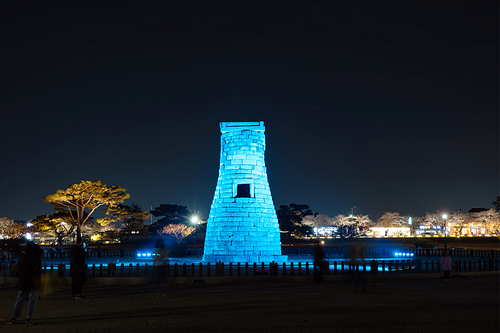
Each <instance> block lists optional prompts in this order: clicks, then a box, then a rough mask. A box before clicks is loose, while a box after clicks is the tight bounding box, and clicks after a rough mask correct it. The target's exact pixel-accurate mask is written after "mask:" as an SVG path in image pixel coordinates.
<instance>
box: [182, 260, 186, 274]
mask: <svg viewBox="0 0 500 333" xmlns="http://www.w3.org/2000/svg"><path fill="white" fill-rule="evenodd" d="M186 268H187V267H186V263H183V264H182V277H186V275H187V272H186Z"/></svg>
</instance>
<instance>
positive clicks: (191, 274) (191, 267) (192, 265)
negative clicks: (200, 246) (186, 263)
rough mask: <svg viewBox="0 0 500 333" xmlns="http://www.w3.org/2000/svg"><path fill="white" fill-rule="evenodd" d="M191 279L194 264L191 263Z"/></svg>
mask: <svg viewBox="0 0 500 333" xmlns="http://www.w3.org/2000/svg"><path fill="white" fill-rule="evenodd" d="M191 277H194V262H192V263H191Z"/></svg>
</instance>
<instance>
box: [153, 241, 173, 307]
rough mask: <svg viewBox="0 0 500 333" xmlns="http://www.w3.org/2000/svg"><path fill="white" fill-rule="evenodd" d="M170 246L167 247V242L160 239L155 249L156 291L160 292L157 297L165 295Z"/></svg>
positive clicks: (154, 271) (154, 272) (154, 273)
mask: <svg viewBox="0 0 500 333" xmlns="http://www.w3.org/2000/svg"><path fill="white" fill-rule="evenodd" d="M169 252H170V249H169V248H166V247H165V242H164V241H163V240H162V239H158V240H157V241H156V244H155V249H154V250H153V254H154V257H155V258H154V261H153V275H154V278H155V283H156V291H157V292H158V295H157V298H162V297H165V291H166V288H167V286H166V283H167V273H168V272H167V269H168V266H167V264H168V254H169Z"/></svg>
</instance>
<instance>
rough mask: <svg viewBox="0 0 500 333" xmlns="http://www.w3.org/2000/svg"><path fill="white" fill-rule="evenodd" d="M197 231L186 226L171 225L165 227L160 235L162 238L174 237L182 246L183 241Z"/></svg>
mask: <svg viewBox="0 0 500 333" xmlns="http://www.w3.org/2000/svg"><path fill="white" fill-rule="evenodd" d="M195 231H196V228H194V227H188V226H187V225H185V224H181V223H179V224H175V223H171V224H168V225H166V226H164V227H163V229H161V230H160V231H158V234H159V235H160V236H162V237H172V238H174V239H175V240H176V241H177V243H178V244H179V245H180V244H181V242H182V240H183V239H184V238H186V237H188V236H190V235H192V234H193V233H194V232H195Z"/></svg>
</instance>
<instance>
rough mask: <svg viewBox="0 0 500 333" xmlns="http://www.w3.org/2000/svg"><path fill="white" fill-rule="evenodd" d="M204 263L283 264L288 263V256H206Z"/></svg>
mask: <svg viewBox="0 0 500 333" xmlns="http://www.w3.org/2000/svg"><path fill="white" fill-rule="evenodd" d="M202 261H203V262H210V263H215V262H219V261H221V262H223V263H230V262H232V263H238V262H239V263H249V264H253V263H254V262H255V263H259V264H260V263H270V262H277V263H282V262H287V261H288V256H284V255H242V256H238V255H204V256H203V259H202Z"/></svg>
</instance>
